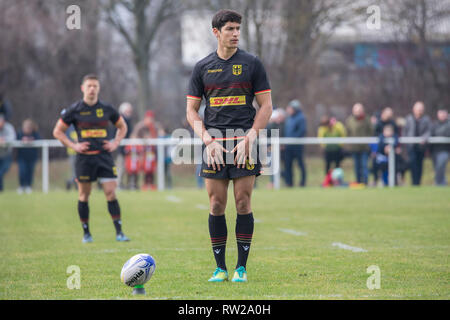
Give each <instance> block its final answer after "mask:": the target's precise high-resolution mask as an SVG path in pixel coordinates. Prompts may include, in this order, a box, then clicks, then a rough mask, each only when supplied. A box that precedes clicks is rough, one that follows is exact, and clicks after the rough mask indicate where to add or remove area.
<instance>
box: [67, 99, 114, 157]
mask: <svg viewBox="0 0 450 320" xmlns="http://www.w3.org/2000/svg"><path fill="white" fill-rule="evenodd" d="M119 119H120V114H119V112H117V110H116V109H114V108H113V107H112V106H111V105H109V104H106V103H103V102H101V101H97V103H96V104H95V105H93V106H88V105H87V104H86V103H84V101H83V100H80V101H77V102H75V103H74V104H72V105H71V106H70V107H68V108H66V109H64V110H63V111H62V112H61V121H63V122H64V124H66V125H67V126H70V125H71V124H73V126H74V127H75V130H76V132H77V136H78V142H85V141H88V142H89V143H90V145H89V150H88V152H89V153H100V152H107V151H106V150H104V149H103V141H105V140H109V139H108V125H109V122H112V123H113V124H116V123H117V122H118V121H119Z"/></svg>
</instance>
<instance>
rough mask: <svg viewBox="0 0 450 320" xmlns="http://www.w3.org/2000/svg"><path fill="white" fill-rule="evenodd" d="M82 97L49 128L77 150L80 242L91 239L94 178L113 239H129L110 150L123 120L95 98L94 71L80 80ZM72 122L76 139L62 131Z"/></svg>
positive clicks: (97, 84)
mask: <svg viewBox="0 0 450 320" xmlns="http://www.w3.org/2000/svg"><path fill="white" fill-rule="evenodd" d="M81 91H82V93H83V99H82V100H80V101H77V102H75V103H73V104H72V105H71V106H70V107H68V108H66V109H64V110H63V111H62V112H61V117H60V119H59V120H58V122H57V123H56V126H55V128H54V130H53V136H54V137H55V138H56V139H58V140H59V141H61V143H62V144H64V145H65V146H66V147H69V148H72V149H73V150H75V151H76V152H77V156H76V163H75V171H76V178H77V183H78V214H79V217H80V221H81V224H82V227H83V232H84V235H83V240H82V241H83V242H84V243H86V242H92V236H91V233H90V231H89V203H88V201H89V195H90V193H91V188H92V186H91V184H92V182H94V181H96V180H97V179H98V180H99V182H100V183H101V184H102V187H103V192H104V193H105V197H106V200H107V206H108V211H109V213H110V215H111V218H112V220H113V223H114V227H115V229H116V240H117V241H129V240H130V239H129V238H128V237H127V236H125V235H124V234H123V232H122V221H121V215H120V206H119V202H118V201H117V198H116V193H115V190H116V187H117V172H116V171H117V170H116V167H115V165H114V160H113V158H112V155H111V152H113V151H114V150H116V149H117V147H118V146H119V144H120V141H121V140H122V139H123V138H124V137H125V134H126V132H127V125H126V123H125V120H124V119H123V118H122V117H121V116H120V114H119V113H118V112H117V111H116V109H114V108H113V107H112V106H111V105H109V104H106V103H104V102H102V101H100V100H99V99H98V95H99V92H100V82H99V80H98V78H97V76H96V75H94V74H89V75H86V76H85V77H84V78H83V81H82V84H81ZM110 122H112V123H113V124H114V125H115V126H116V127H117V131H116V135H115V138H114V139H113V140H111V141H109V140H107V138H108V134H107V128H108V125H109V123H110ZM71 124H73V126H74V127H75V130H76V132H77V136H78V141H77V142H73V141H71V140H70V139H69V138H68V137H67V136H66V134H65V131H66V130H67V129H68V128H69V126H70V125H71Z"/></svg>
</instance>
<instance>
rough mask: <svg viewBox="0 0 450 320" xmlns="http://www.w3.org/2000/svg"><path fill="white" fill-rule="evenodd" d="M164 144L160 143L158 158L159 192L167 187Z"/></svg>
mask: <svg viewBox="0 0 450 320" xmlns="http://www.w3.org/2000/svg"><path fill="white" fill-rule="evenodd" d="M164 146H165V145H164V144H162V143H161V141H159V143H158V158H157V169H158V190H159V191H162V190H164V188H165V186H164V183H165V180H166V179H165V172H164V160H165V159H164V158H165V154H164V151H165V150H164Z"/></svg>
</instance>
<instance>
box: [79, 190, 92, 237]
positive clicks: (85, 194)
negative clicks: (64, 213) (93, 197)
mask: <svg viewBox="0 0 450 320" xmlns="http://www.w3.org/2000/svg"><path fill="white" fill-rule="evenodd" d="M91 189H92V186H91V183H90V182H78V215H79V216H80V221H81V226H82V227H83V233H84V234H83V243H88V242H92V241H93V240H92V236H91V233H90V231H89V195H90V194H91Z"/></svg>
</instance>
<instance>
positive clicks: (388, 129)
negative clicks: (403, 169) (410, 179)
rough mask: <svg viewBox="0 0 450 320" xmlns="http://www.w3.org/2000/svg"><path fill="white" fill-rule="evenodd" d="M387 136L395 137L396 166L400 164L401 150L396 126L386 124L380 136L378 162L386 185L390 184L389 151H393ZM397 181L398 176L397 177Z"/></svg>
mask: <svg viewBox="0 0 450 320" xmlns="http://www.w3.org/2000/svg"><path fill="white" fill-rule="evenodd" d="M387 138H394V152H395V163H396V167H397V164H398V155H399V154H400V152H401V149H400V146H399V142H398V135H397V134H395V131H394V127H393V126H391V125H386V126H384V127H383V133H382V134H381V135H380V137H379V142H378V147H377V154H376V162H377V168H378V169H379V170H380V171H381V174H382V176H381V177H382V179H383V183H384V185H385V186H387V185H388V184H389V179H388V178H389V171H388V170H389V153H390V151H391V146H390V145H389V144H388V143H387V141H386V139H387ZM395 179H396V180H395V181H397V178H396V177H395Z"/></svg>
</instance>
